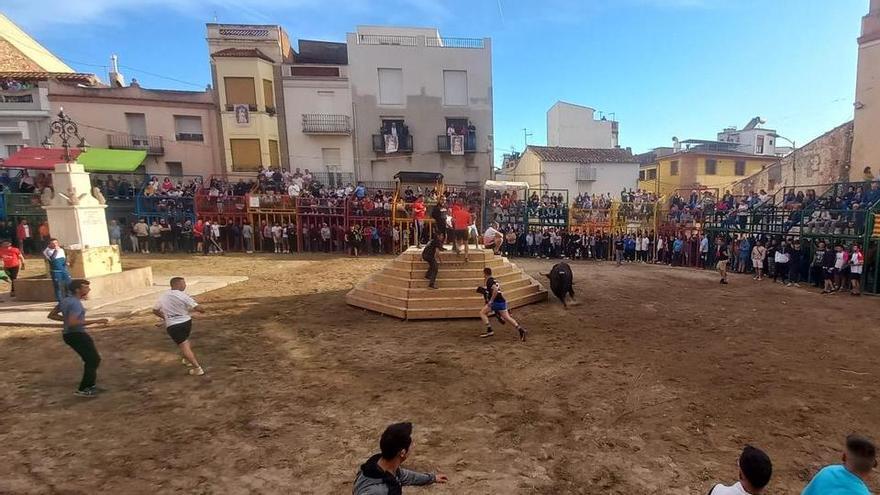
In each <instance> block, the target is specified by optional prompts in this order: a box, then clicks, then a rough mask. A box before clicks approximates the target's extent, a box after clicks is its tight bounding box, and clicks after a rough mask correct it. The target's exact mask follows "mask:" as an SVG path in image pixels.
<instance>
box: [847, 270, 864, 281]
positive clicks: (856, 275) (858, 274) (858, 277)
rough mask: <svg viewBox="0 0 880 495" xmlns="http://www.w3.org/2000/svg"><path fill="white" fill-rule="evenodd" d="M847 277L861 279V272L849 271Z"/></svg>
mask: <svg viewBox="0 0 880 495" xmlns="http://www.w3.org/2000/svg"><path fill="white" fill-rule="evenodd" d="M849 279H850V280H861V279H862V274H861V273H853V272H849Z"/></svg>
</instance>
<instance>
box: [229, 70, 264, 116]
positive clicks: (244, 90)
mask: <svg viewBox="0 0 880 495" xmlns="http://www.w3.org/2000/svg"><path fill="white" fill-rule="evenodd" d="M223 85H224V86H225V87H226V105H238V104H241V105H249V106H251V107H252V108H253V109H254V110H256V107H257V90H256V88H255V87H254V78H252V77H224V78H223Z"/></svg>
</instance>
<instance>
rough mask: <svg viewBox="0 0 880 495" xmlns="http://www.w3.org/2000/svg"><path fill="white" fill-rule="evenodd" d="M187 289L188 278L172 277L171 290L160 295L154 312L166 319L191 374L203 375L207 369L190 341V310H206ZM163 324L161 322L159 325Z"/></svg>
mask: <svg viewBox="0 0 880 495" xmlns="http://www.w3.org/2000/svg"><path fill="white" fill-rule="evenodd" d="M185 290H186V280H184V279H183V277H174V278H172V279H171V290H169V291H166V292H164V293H163V294H162V295H161V296H159V300H158V301H156V304H155V305H154V306H153V314H154V315H156V316H158V317H159V318H162V320H164V323H165V331H167V332H168V336H169V337H171V340H173V341H174V343H175V344H177V346H178V347H179V348H180V353H181V354H183V359H182V360H181V362H182V363H183V364H185V365H186V366H189V367H190V370H189V374H190V375H194V376H202V375H204V374H205V370H203V369H202V367H201V366H199V362H198V361H197V360H196V355H195V354H193V351H192V347H191V346H190V343H189V335H190V332H191V331H192V316H190V315H189V313H190V311H196V312H199V313H204V312H205V310H204V309H202V307H201V306H199V305H198V303H196V302H195V301H194V300H193V298H192V297H190V296H189V294H187V293H186V292H184V291H185ZM161 324H162V323H161V322H160V323H159V325H161Z"/></svg>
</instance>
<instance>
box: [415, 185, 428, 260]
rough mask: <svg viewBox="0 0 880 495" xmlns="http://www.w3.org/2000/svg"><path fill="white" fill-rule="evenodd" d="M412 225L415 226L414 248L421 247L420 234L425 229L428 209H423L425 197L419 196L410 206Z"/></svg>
mask: <svg viewBox="0 0 880 495" xmlns="http://www.w3.org/2000/svg"><path fill="white" fill-rule="evenodd" d="M412 210H413V220H415V221H414V222H413V224H414V225H415V237H416V247H417V248H420V247H422V232H423V231H424V229H425V214H426V212H427V211H428V209H427V208H426V207H425V196H424V195H422V194H419V197H417V198H416V201H415V202H414V203H413V205H412Z"/></svg>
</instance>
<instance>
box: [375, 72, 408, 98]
mask: <svg viewBox="0 0 880 495" xmlns="http://www.w3.org/2000/svg"><path fill="white" fill-rule="evenodd" d="M379 104H380V105H403V69H379Z"/></svg>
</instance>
